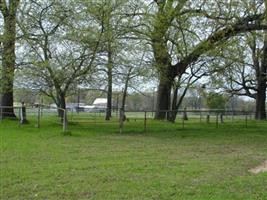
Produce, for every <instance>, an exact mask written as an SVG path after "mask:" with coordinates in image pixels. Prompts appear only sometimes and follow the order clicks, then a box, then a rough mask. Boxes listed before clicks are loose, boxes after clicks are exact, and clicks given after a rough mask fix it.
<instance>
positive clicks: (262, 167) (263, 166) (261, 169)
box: [248, 160, 267, 174]
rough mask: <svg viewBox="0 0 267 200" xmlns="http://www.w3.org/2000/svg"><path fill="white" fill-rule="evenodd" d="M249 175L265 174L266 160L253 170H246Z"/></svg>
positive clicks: (266, 168)
mask: <svg viewBox="0 0 267 200" xmlns="http://www.w3.org/2000/svg"><path fill="white" fill-rule="evenodd" d="M248 171H249V172H250V173H253V174H259V173H262V172H267V160H266V161H265V162H264V163H262V164H261V165H259V166H257V167H255V168H252V169H250V170H248Z"/></svg>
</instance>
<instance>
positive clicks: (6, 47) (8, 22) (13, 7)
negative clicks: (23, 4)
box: [0, 0, 20, 118]
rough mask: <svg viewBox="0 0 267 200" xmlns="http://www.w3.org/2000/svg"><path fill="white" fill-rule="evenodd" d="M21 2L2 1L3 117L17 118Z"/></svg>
mask: <svg viewBox="0 0 267 200" xmlns="http://www.w3.org/2000/svg"><path fill="white" fill-rule="evenodd" d="M19 3H20V1H19V0H12V1H6V0H1V1H0V11H1V14H2V16H3V18H4V30H3V35H2V37H1V43H2V45H3V51H2V77H1V86H2V88H1V94H2V95H1V96H2V97H1V106H3V110H2V112H3V114H2V116H3V117H12V118H15V117H16V116H15V113H14V109H13V100H14V99H13V98H14V97H13V82H14V72H15V64H16V54H15V43H16V16H17V10H18V6H19Z"/></svg>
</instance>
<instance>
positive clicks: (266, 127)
mask: <svg viewBox="0 0 267 200" xmlns="http://www.w3.org/2000/svg"><path fill="white" fill-rule="evenodd" d="M69 129H70V130H71V134H72V135H71V136H63V135H62V134H61V127H59V126H58V125H57V124H56V123H51V121H47V122H42V124H41V128H40V129H39V130H38V129H37V128H35V127H34V124H33V123H31V124H29V125H24V126H20V125H19V124H18V122H17V121H7V120H4V121H2V122H0V139H1V143H0V150H1V151H0V170H1V171H0V187H1V192H0V199H3V200H5V199H14V200H30V199H40V200H46V199H49V200H50V199H51V200H57V199H58V200H62V199H67V200H72V199H73V200H78V199H97V200H109V199H114V200H120V199H136V200H145V199H151V200H152V199H160V200H161V199H166V200H171V199H178V200H180V199H190V200H191V199H193V200H194V199H201V200H208V199H214V200H220V199H240V200H244V199H267V173H260V174H257V175H254V174H251V173H249V172H248V170H249V169H251V168H253V167H255V166H257V165H260V164H261V163H263V162H264V161H265V160H267V122H262V123H256V122H249V124H248V128H245V126H244V123H243V122H240V123H234V124H232V123H226V124H220V125H219V128H218V129H216V126H215V124H214V123H212V124H209V125H208V124H206V123H204V122H203V123H199V122H197V121H192V122H190V121H189V122H186V124H185V129H183V128H182V126H181V124H180V123H176V124H170V123H166V122H155V121H148V129H147V132H146V133H144V132H143V121H137V122H135V121H130V122H127V123H126V125H125V129H124V133H122V134H119V133H118V124H117V123H110V124H104V123H89V124H86V123H82V124H77V123H76V124H71V125H70V126H69Z"/></svg>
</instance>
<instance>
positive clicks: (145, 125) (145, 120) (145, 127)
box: [144, 111, 147, 132]
mask: <svg viewBox="0 0 267 200" xmlns="http://www.w3.org/2000/svg"><path fill="white" fill-rule="evenodd" d="M146 130H147V112H146V111H145V118H144V131H145V132H146Z"/></svg>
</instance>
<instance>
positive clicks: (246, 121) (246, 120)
mask: <svg viewBox="0 0 267 200" xmlns="http://www.w3.org/2000/svg"><path fill="white" fill-rule="evenodd" d="M245 123H246V128H247V127H248V115H247V113H246V118H245Z"/></svg>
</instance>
